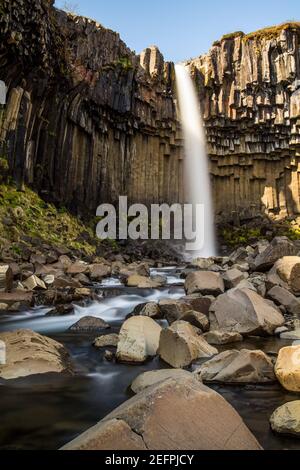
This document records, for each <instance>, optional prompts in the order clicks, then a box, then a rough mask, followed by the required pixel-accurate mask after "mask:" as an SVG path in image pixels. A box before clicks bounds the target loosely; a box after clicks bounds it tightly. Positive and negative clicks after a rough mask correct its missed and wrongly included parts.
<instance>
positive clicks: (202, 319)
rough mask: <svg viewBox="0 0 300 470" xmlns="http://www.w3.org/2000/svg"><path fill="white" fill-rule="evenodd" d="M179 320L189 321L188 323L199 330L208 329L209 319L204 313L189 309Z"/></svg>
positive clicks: (204, 330)
mask: <svg viewBox="0 0 300 470" xmlns="http://www.w3.org/2000/svg"><path fill="white" fill-rule="evenodd" d="M180 320H182V321H185V322H187V323H190V325H193V326H195V327H196V328H199V330H201V331H203V332H206V331H208V330H209V320H208V318H207V316H206V315H204V314H203V313H200V312H194V311H193V310H190V311H189V312H186V313H184V314H183V315H182V316H181V318H180Z"/></svg>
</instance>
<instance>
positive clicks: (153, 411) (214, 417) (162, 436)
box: [63, 377, 261, 450]
mask: <svg viewBox="0 0 300 470" xmlns="http://www.w3.org/2000/svg"><path fill="white" fill-rule="evenodd" d="M116 420H118V422H121V423H123V422H125V423H126V424H127V425H128V426H129V428H130V429H131V431H132V433H133V434H134V435H136V436H139V437H140V438H142V441H143V443H144V446H145V448H146V449H148V450H164V449H168V450H260V449H261V448H260V446H259V444H258V442H257V441H256V439H255V438H254V436H253V435H252V434H251V433H250V431H249V429H248V428H247V427H246V426H245V424H244V422H243V421H242V419H241V418H240V416H239V415H238V414H237V413H236V411H235V410H234V409H233V408H232V407H231V406H230V405H229V404H228V403H227V402H226V401H225V400H224V399H223V398H222V397H221V396H220V395H219V394H217V393H216V392H214V391H212V390H210V389H209V388H207V387H205V386H204V385H202V384H200V383H199V382H198V381H196V380H195V379H193V378H189V377H188V378H186V377H182V378H177V379H174V378H173V379H168V380H165V381H164V382H160V383H158V384H157V385H154V386H152V387H149V388H147V389H146V390H144V391H143V392H141V393H139V394H138V395H137V396H135V397H134V398H132V399H131V400H129V401H127V402H126V403H124V404H123V405H121V406H120V407H119V408H117V409H116V410H114V411H113V412H112V413H111V414H110V415H108V416H107V417H106V418H105V419H104V420H103V421H101V422H100V423H98V424H97V425H96V426H94V427H93V428H91V429H89V430H88V431H87V432H85V433H84V434H82V435H81V436H79V437H78V438H77V439H75V440H74V441H73V442H70V443H69V444H67V445H66V446H65V447H63V450H90V449H94V450H107V449H112V448H113V449H115V448H116V447H115V446H116V442H118V432H117V430H114V429H112V428H111V426H112V424H113V423H114V424H115V421H116ZM105 425H106V426H107V427H108V429H109V430H111V432H110V433H109V437H110V438H109V439H103V426H105ZM127 433H128V429H126V435H127V436H128V434H127ZM131 436H132V435H131ZM127 439H128V437H127ZM127 439H126V443H127ZM139 442H140V441H139ZM121 445H122V443H121ZM135 448H136V447H135Z"/></svg>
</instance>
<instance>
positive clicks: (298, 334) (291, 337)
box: [280, 328, 300, 341]
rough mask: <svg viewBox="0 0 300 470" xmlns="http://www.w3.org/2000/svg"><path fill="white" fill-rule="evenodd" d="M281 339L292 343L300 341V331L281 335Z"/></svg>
mask: <svg viewBox="0 0 300 470" xmlns="http://www.w3.org/2000/svg"><path fill="white" fill-rule="evenodd" d="M280 338H281V339H287V340H291V341H298V340H300V329H299V328H298V329H297V330H294V331H284V332H282V333H281V334H280Z"/></svg>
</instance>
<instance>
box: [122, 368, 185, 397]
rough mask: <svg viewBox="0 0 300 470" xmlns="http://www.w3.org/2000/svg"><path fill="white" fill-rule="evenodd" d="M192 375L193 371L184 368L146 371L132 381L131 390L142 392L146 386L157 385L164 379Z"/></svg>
mask: <svg viewBox="0 0 300 470" xmlns="http://www.w3.org/2000/svg"><path fill="white" fill-rule="evenodd" d="M192 376H193V375H192V373H191V372H188V371H186V370H183V369H161V370H153V371H150V372H144V373H143V374H140V375H138V377H137V378H136V379H135V380H134V381H133V382H132V384H131V390H132V391H133V392H134V393H140V392H142V391H143V390H145V389H146V388H148V387H152V385H156V384H158V383H159V382H162V381H163V380H167V379H172V378H174V379H177V378H180V377H192Z"/></svg>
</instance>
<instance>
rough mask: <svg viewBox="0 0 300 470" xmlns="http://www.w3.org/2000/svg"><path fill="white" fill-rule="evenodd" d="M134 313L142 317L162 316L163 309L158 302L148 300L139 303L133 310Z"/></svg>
mask: <svg viewBox="0 0 300 470" xmlns="http://www.w3.org/2000/svg"><path fill="white" fill-rule="evenodd" d="M133 315H141V316H142V317H150V318H157V319H158V318H161V311H160V308H159V305H158V304H157V303H156V302H148V303H145V304H140V305H137V306H136V307H135V309H134V311H133Z"/></svg>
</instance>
